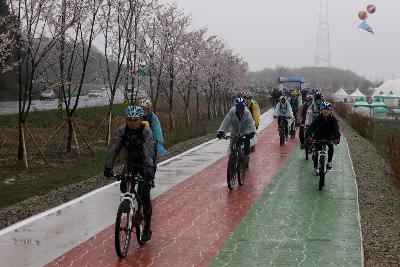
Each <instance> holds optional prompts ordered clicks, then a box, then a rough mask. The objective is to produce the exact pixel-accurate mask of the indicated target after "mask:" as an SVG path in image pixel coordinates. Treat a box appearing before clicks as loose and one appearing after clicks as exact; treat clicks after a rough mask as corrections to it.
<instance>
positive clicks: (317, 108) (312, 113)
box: [305, 92, 323, 127]
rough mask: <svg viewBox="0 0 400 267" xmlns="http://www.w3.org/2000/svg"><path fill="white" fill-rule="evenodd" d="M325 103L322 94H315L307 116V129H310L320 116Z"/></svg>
mask: <svg viewBox="0 0 400 267" xmlns="http://www.w3.org/2000/svg"><path fill="white" fill-rule="evenodd" d="M322 102H323V99H322V94H321V93H319V92H316V93H315V94H314V101H313V103H312V104H311V105H310V106H309V107H308V110H307V114H306V124H305V125H306V127H308V126H309V125H310V124H311V123H312V122H313V121H314V120H315V119H316V118H317V117H318V116H319V115H320V112H321V103H322Z"/></svg>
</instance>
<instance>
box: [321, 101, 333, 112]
mask: <svg viewBox="0 0 400 267" xmlns="http://www.w3.org/2000/svg"><path fill="white" fill-rule="evenodd" d="M321 109H329V110H332V104H331V103H329V102H322V103H321Z"/></svg>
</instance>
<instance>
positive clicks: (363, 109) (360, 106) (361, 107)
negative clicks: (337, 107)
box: [353, 96, 372, 117]
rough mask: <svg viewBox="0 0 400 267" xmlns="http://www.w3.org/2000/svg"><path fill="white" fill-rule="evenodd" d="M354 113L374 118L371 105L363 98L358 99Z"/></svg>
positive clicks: (354, 105) (354, 106)
mask: <svg viewBox="0 0 400 267" xmlns="http://www.w3.org/2000/svg"><path fill="white" fill-rule="evenodd" d="M353 112H355V113H358V114H361V115H364V116H367V117H371V116H372V112H371V108H370V105H369V104H368V102H367V101H365V97H363V96H362V97H360V99H358V101H357V102H356V103H354V104H353Z"/></svg>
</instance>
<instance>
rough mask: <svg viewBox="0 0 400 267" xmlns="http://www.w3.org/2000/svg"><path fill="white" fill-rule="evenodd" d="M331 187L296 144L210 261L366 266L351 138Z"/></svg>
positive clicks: (339, 150) (340, 149)
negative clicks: (320, 184) (321, 183)
mask: <svg viewBox="0 0 400 267" xmlns="http://www.w3.org/2000/svg"><path fill="white" fill-rule="evenodd" d="M333 163H334V165H333V169H332V170H330V171H329V172H328V173H327V176H326V182H325V188H324V189H323V191H318V182H319V178H318V177H317V176H315V175H314V174H313V165H312V161H306V160H305V155H304V152H303V151H301V150H299V149H295V150H294V152H293V153H292V154H291V155H290V156H289V158H288V160H287V161H286V163H285V164H284V166H283V167H282V169H281V170H280V171H279V172H278V174H277V175H276V176H275V177H274V180H273V183H272V184H271V185H269V186H268V188H267V190H266V191H265V192H264V193H263V194H262V195H261V197H260V198H259V199H258V200H257V201H256V203H255V204H254V206H253V207H252V208H251V209H250V210H249V211H248V213H247V215H246V216H245V217H244V218H243V220H242V221H241V223H240V224H239V225H238V227H237V228H236V229H235V231H234V232H233V234H232V235H231V236H230V238H229V239H228V240H227V241H225V243H224V245H223V247H222V248H221V249H220V251H219V252H218V254H217V255H216V257H215V258H214V259H213V261H212V262H211V264H210V266H248V265H250V266H363V250H362V237H361V229H360V221H359V210H358V198H357V196H358V192H357V185H356V180H355V175H354V171H353V167H352V162H351V159H350V156H349V153H348V146H347V143H346V140H344V138H343V140H342V143H341V144H340V145H339V146H337V147H335V154H334V159H333Z"/></svg>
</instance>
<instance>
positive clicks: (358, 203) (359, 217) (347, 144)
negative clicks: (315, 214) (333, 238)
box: [342, 134, 364, 267]
mask: <svg viewBox="0 0 400 267" xmlns="http://www.w3.org/2000/svg"><path fill="white" fill-rule="evenodd" d="M342 135H343V137H344V139H345V140H346V146H347V153H348V154H349V158H350V162H351V169H352V170H353V174H354V183H355V185H356V193H357V212H358V227H359V229H360V241H361V266H362V267H364V246H363V234H362V228H361V214H360V202H359V198H358V184H357V175H356V172H355V170H354V165H353V159H352V158H351V154H350V148H349V142H348V140H347V137H346V136H345V135H344V134H342Z"/></svg>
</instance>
